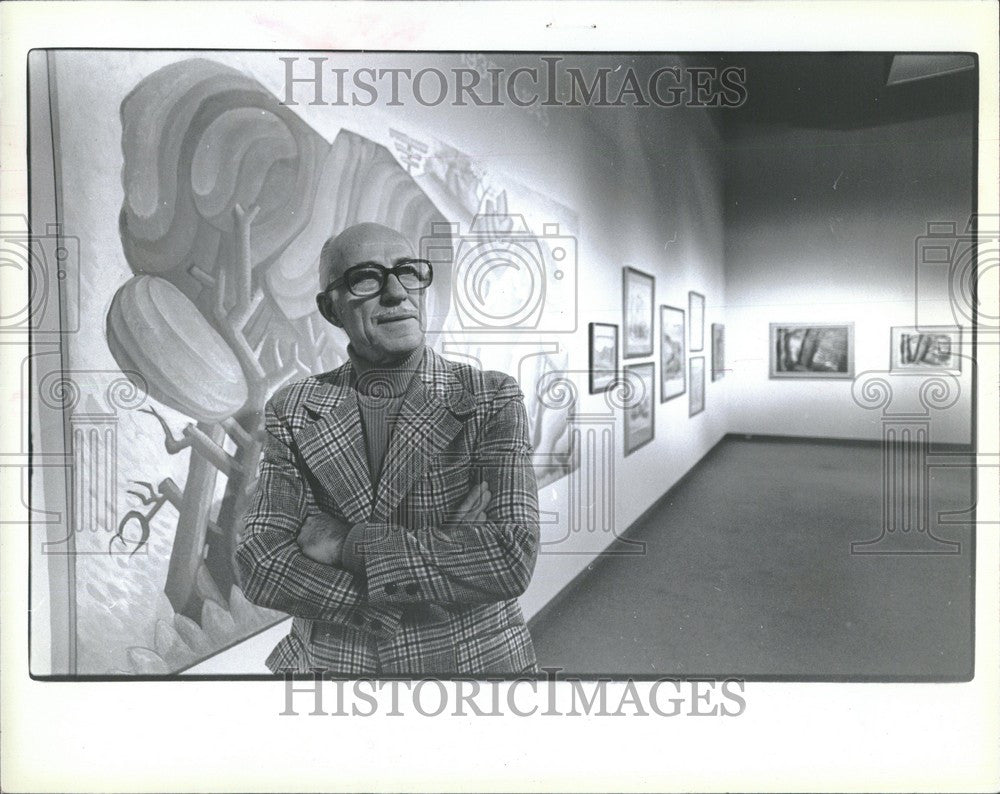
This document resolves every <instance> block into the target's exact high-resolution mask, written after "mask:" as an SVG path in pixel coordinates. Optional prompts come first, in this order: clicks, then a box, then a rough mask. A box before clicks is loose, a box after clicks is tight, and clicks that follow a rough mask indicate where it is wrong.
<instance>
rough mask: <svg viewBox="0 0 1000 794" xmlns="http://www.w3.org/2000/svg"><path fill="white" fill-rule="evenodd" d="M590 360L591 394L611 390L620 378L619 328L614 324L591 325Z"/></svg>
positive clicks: (589, 335)
mask: <svg viewBox="0 0 1000 794" xmlns="http://www.w3.org/2000/svg"><path fill="white" fill-rule="evenodd" d="M588 337H589V350H590V356H589V360H588V364H589V372H590V377H589V380H590V393H591V394H599V393H600V392H605V391H607V390H608V389H610V388H611V387H612V386H613V385H614V383H615V380H616V379H617V378H618V326H617V325H613V324H612V323H590V326H589V334H588Z"/></svg>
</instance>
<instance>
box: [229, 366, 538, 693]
mask: <svg viewBox="0 0 1000 794" xmlns="http://www.w3.org/2000/svg"><path fill="white" fill-rule="evenodd" d="M351 369H352V367H351V364H350V362H348V363H347V364H345V365H343V366H342V367H339V368H338V369H335V370H333V371H331V372H328V373H326V374H324V375H319V376H315V377H311V378H307V379H305V380H300V381H297V382H295V383H292V384H290V385H288V386H286V387H284V388H282V389H281V390H279V391H278V392H277V393H276V394H275V395H274V396H273V397H272V398H271V400H270V401H269V402H268V404H267V406H266V407H265V419H266V422H265V425H266V431H267V432H266V440H265V444H264V449H263V453H262V456H261V461H260V473H259V479H258V482H257V487H256V491H255V493H254V495H253V497H252V499H251V502H250V506H249V509H248V511H247V515H246V526H245V530H244V532H243V534H242V535H241V537H240V541H239V544H238V546H237V550H236V564H237V570H238V572H239V577H240V582H241V585H242V587H243V590H244V593H245V594H246V596H247V598H249V599H250V600H251V601H253V602H254V603H256V604H260V605H262V606H266V607H270V608H272V609H278V610H282V611H284V612H287V613H289V614H290V615H292V616H293V617H294V620H293V621H292V629H291V633H290V634H289V635H288V636H287V637H285V638H284V639H283V640H282V641H281V642H280V643H279V644H278V645H277V647H276V648H275V649H274V650H273V651H272V652H271V654H270V656H269V657H268V659H267V666H268V667H269V668H270V669H271V670H272V671H274V672H278V671H279V670H282V669H287V668H292V669H294V670H298V671H307V670H310V669H312V668H321V669H324V670H326V671H328V672H330V673H333V674H339V675H352V676H368V675H376V674H379V673H385V674H394V675H400V674H401V675H417V674H431V673H434V674H443V675H448V674H455V675H484V674H491V673H519V672H523V671H531V670H534V669H535V653H534V648H533V647H532V644H531V638H530V636H529V634H528V630H527V626H526V625H525V621H524V616H523V615H522V613H521V609H520V607H519V606H518V603H517V597H518V596H519V595H520V594H521V593H523V592H524V590H525V588H526V587H527V586H528V582H529V580H530V578H531V574H532V571H533V570H534V566H535V559H536V556H537V553H538V493H537V486H536V483H535V475H534V470H533V468H532V466H531V454H532V449H531V444H530V441H529V435H528V424H527V414H526V411H525V408H524V401H523V395H522V394H521V391H520V389H519V388H518V385H517V383H516V381H514V379H513V378H511V377H510V376H508V375H504V374H502V373H499V372H483V371H480V370H477V369H475V368H473V367H470V366H468V365H465V364H458V363H454V362H450V361H446V360H445V359H443V358H441V357H440V356H438V355H437V354H435V353H434V352H433V351H432V350H430V349H427V351H426V352H425V355H424V358H423V360H422V362H421V364H420V366H419V367H418V368H417V370H416V372H415V374H414V377H413V379H412V380H411V381H410V385H409V388H408V389H407V391H406V393H405V395H404V397H403V400H402V403H401V405H400V408H399V414H398V418H397V420H396V422H395V427H394V431H393V433H392V436H391V439H390V442H389V449H388V451H387V453H386V457H385V463H384V464H383V469H382V475H381V479H380V481H379V484H378V487H377V489H375V490H374V492H373V488H372V485H371V479H370V477H369V473H368V464H367V457H366V452H365V440H364V435H363V429H362V425H361V417H360V414H359V411H358V405H357V400H358V393H357V392H356V391H355V389H354V388H352V385H351V380H352V378H351V375H352V372H351ZM480 479H485V481H486V483H487V484H488V486H489V489H490V492H491V494H492V499H491V501H490V504H489V506H488V508H487V510H486V517H487V520H486V521H485V522H483V523H458V522H456V521H455V520H453V518H452V512H453V511H455V510H456V509H457V508H458V506H459V505H460V504H461V502H462V500H463V498H464V497H465V495H466V494H467V493H468V491H469V489H470V488H471V487H472V486H473V485H475V484H476V483H477V482H478V481H479V480H480ZM316 511H324V512H327V513H329V514H331V515H333V516H335V517H336V518H339V519H341V520H343V521H345V522H346V523H347V524H348V525H355V524H358V523H363V524H364V527H363V554H361V555H359V559H361V560H363V567H364V573H363V574H361V573H360V571H359V573H358V575H354V574H352V573H350V572H348V571H347V570H345V569H342V568H337V567H333V566H329V565H322V564H320V563H317V562H314V561H313V560H311V559H309V558H308V557H306V556H305V555H304V554H303V553H302V552H301V550H300V549H299V547H298V545H297V544H296V536H297V534H298V531H299V528H300V527H301V525H302V523H303V521H304V520H305V518H306V516H307V515H309V514H311V513H313V512H316Z"/></svg>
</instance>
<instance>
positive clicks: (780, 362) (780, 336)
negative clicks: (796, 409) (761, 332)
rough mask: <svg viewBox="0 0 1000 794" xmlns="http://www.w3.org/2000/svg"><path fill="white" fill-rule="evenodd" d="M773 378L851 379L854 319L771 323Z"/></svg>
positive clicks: (770, 339)
mask: <svg viewBox="0 0 1000 794" xmlns="http://www.w3.org/2000/svg"><path fill="white" fill-rule="evenodd" d="M768 341H769V345H770V350H771V352H770V357H769V360H770V372H769V377H770V378H771V379H772V380H853V379H854V323H853V322H843V323H771V324H770V331H769V334H768Z"/></svg>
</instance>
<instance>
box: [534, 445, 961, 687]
mask: <svg viewBox="0 0 1000 794" xmlns="http://www.w3.org/2000/svg"><path fill="white" fill-rule="evenodd" d="M930 474H931V478H932V479H931V489H930V500H931V503H930V506H931V510H932V519H931V521H932V529H933V528H934V527H935V526H936V525H937V522H936V519H934V518H933V516H935V515H936V514H937V512H938V511H941V510H961V509H963V508H968V507H969V506H970V504H971V494H970V490H971V484H970V473H969V470H968V469H967V468H962V467H953V468H941V469H937V468H935V469H932V470H931V471H930ZM881 477H882V452H881V449H880V448H879V447H878V446H874V445H863V444H857V443H850V442H846V443H828V442H823V443H819V442H805V441H772V440H744V439H733V438H729V439H726V440H724V441H723V442H722V443H721V444H720V445H719V446H718V447H716V448H715V449H714V450H713V451H712V452H711V453H709V455H708V456H707V457H706V459H705V460H703V461H702V463H701V464H700V465H699V466H698V467H696V469H695V470H694V471H693V472H692V473H691V475H690V476H689V477H688V478H687V479H686V480H684V481H683V482H682V483H681V484H680V485H679V486H678V487H677V488H675V490H674V492H673V493H672V494H671V496H670V498H669V500H668V502H667V503H665V504H663V505H661V506H660V507H659V508H658V509H657V510H656V511H654V513H653V514H652V515H650V516H648V517H647V519H646V520H644V521H643V522H642V523H641V525H639V526H636V527H634V528H633V531H632V532H631V533H630V535H629V537H630V538H633V539H636V540H641V541H644V542H645V543H646V550H645V554H643V555H641V556H637V555H621V556H607V557H604V558H602V560H601V561H600V562H599V563H598V564H597V565H595V566H594V570H593V571H592V572H591V573H589V574H588V575H587V576H586V577H585V578H584V579H582V580H580V581H579V582H578V583H577V585H576V586H574V587H573V588H572V590H570V591H569V592H568V593H566V594H565V597H563V598H561V599H559V600H558V602H556V603H555V604H554V605H553V607H552V608H550V609H549V610H547V611H546V612H544V613H543V614H541V615H540V616H539V619H538V620H536V621H534V623H533V625H532V634H533V636H534V638H535V645H536V650H537V653H538V659H539V664H540V665H542V666H555V667H560V668H562V669H563V670H565V671H567V672H575V673H591V674H598V673H611V674H618V675H621V674H626V673H633V674H646V675H692V676H695V675H747V676H765V677H770V676H775V677H792V678H796V677H802V678H827V677H857V678H859V679H862V678H867V679H872V678H880V677H895V678H913V679H926V678H931V679H936V678H940V679H953V680H954V679H965V678H968V677H969V676H970V674H971V659H972V607H971V602H972V596H971V593H972V570H973V565H972V560H973V551H974V549H973V538H972V532H971V530H970V529H969V528H967V527H960V526H959V527H956V526H948V527H943V528H941V527H938V528H937V529H934V531H935V532H936V533H937V534H939V535H941V536H942V537H945V538H948V539H952V540H958V541H960V542H961V553H960V554H952V555H937V554H932V555H919V556H915V555H852V554H851V552H850V548H851V545H850V544H851V541H855V540H867V539H869V538H873V537H877V536H878V534H879V527H880V526H881V523H880V522H881V519H880V516H881V510H882V498H881Z"/></svg>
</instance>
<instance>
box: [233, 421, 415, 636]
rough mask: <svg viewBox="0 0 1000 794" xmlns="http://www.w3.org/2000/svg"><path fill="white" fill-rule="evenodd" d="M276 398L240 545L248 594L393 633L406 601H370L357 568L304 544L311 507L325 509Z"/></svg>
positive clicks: (307, 614) (272, 604) (276, 605)
mask: <svg viewBox="0 0 1000 794" xmlns="http://www.w3.org/2000/svg"><path fill="white" fill-rule="evenodd" d="M272 402H273V401H272ZM272 402H268V404H267V406H266V407H265V409H264V417H265V428H266V439H265V442H264V448H263V451H262V454H261V460H260V476H259V478H258V481H257V489H256V491H255V492H254V495H253V497H252V498H251V500H250V505H249V508H248V510H247V513H246V522H245V527H244V531H243V533H242V535H241V537H240V540H239V543H238V544H237V547H236V567H237V571H238V574H239V579H240V584H241V586H242V588H243V592H244V594H245V595H246V597H247V598H248V599H249V600H250V601H252V602H253V603H255V604H259V605H260V606H264V607H269V608H271V609H277V610H281V611H283V612H287V613H288V614H290V615H294V616H296V617H301V618H307V619H310V620H320V621H329V622H333V623H339V624H343V625H346V626H351V627H354V628H356V629H358V630H367V631H371V632H373V633H375V634H376V635H379V636H392V635H393V634H394V633H395V631H396V629H397V628H398V627H399V622H400V617H401V614H402V611H401V610H400V609H399V608H396V607H392V606H388V605H384V606H377V605H373V604H370V603H369V602H368V599H367V597H366V595H365V591H364V588H363V587H361V586H359V584H358V581H357V579H356V578H355V577H354V576H353V575H352V574H350V573H349V572H347V571H345V570H342V569H339V568H335V567H333V566H330V565H322V564H321V563H318V562H315V561H313V560H311V559H309V558H308V557H307V556H306V555H305V554H303V553H302V550H301V549H300V548H299V546H298V544H297V543H296V540H295V539H296V536H297V535H298V532H299V529H300V528H301V526H302V523H303V522H304V521H305V517H306V515H307V511H309V510H317V509H318V508H317V507H316V506H315V503H314V501H313V497H312V493H311V491H310V489H309V486H308V484H307V482H306V479H305V476H304V474H303V471H304V470H303V468H302V464H301V463H300V459H299V458H298V456H297V454H296V452H295V450H294V442H293V441H292V437H291V433H290V432H289V430H288V428H287V427H286V425H285V423H284V422H282V421H281V419H280V417H279V416H278V414H277V412H276V410H275V408H274V405H273V404H272Z"/></svg>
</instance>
